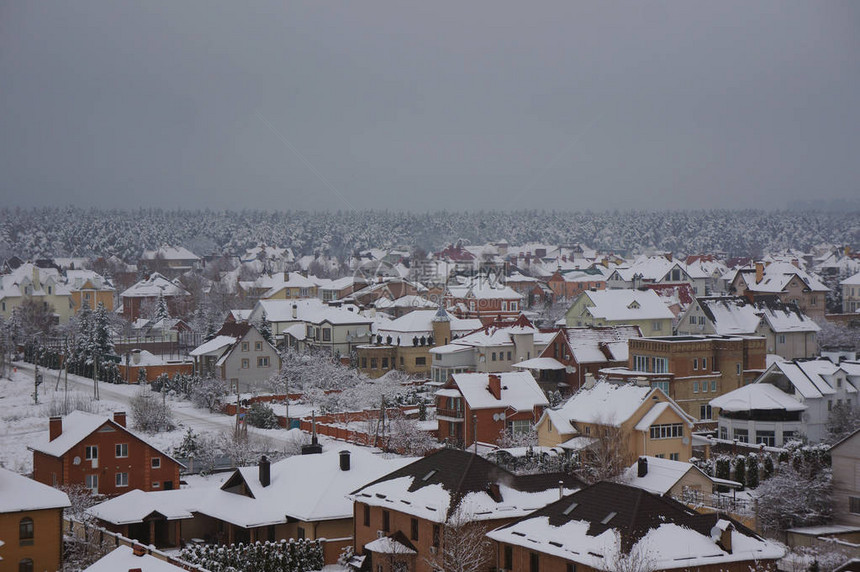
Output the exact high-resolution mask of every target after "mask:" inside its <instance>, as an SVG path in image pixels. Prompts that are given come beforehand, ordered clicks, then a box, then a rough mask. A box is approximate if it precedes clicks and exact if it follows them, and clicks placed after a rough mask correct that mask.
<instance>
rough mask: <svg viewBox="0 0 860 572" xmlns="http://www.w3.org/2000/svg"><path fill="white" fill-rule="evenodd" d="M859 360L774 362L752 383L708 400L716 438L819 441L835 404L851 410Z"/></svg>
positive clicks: (776, 444) (763, 441)
mask: <svg viewBox="0 0 860 572" xmlns="http://www.w3.org/2000/svg"><path fill="white" fill-rule="evenodd" d="M858 390H860V363H856V362H842V363H840V364H839V365H837V364H834V363H833V362H831V361H830V360H828V359H817V360H810V361H792V362H775V363H773V364H772V365H771V366H770V367H769V368H768V369H767V371H765V372H764V373H763V374H762V375H761V376H759V377H758V378H757V379H756V380H755V383H753V384H751V385H747V386H744V387H741V388H739V389H736V390H735V391H732V392H729V393H727V394H725V395H722V396H720V397H718V398H716V399H713V400H712V401H711V406H712V407H713V408H714V409H715V410H716V409H719V418H718V431H719V432H718V437H719V438H720V439H723V440H738V441H740V442H744V443H761V444H764V445H768V446H773V447H781V446H783V445H784V444H785V443H787V442H788V441H791V440H794V439H800V438H806V439H808V440H809V441H810V442H813V443H820V442H822V441H824V440H825V439H826V438H827V436H828V432H827V422H828V419H829V418H830V414H831V412H832V411H833V409H834V407H835V406H837V405H842V406H846V407H848V408H854V407H856V405H857V400H858Z"/></svg>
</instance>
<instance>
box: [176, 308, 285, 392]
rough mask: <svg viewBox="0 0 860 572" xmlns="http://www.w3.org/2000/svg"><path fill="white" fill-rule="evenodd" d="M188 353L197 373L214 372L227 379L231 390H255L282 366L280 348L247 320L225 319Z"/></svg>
mask: <svg viewBox="0 0 860 572" xmlns="http://www.w3.org/2000/svg"><path fill="white" fill-rule="evenodd" d="M189 355H190V356H191V358H192V359H193V360H194V372H195V373H196V374H197V375H200V376H207V375H214V376H215V377H217V378H218V379H222V380H224V381H226V382H228V383H229V384H230V389H231V392H236V391H239V392H248V391H253V390H254V389H255V388H259V387H261V386H262V385H263V384H264V383H265V382H266V380H268V379H269V378H270V377H271V376H272V375H273V374H276V373H278V372H279V371H280V370H281V356H280V354H279V353H278V350H277V349H276V348H275V346H273V345H272V344H271V343H269V342H268V341H267V340H266V339H265V338H264V337H263V335H262V334H261V333H260V331H259V330H258V329H257V328H256V326H253V325H251V324H250V323H248V322H227V323H225V324H224V325H223V326H221V329H220V330H218V332H216V334H215V337H213V338H212V339H211V340H209V341H208V342H204V343H203V344H202V345H200V346H198V347H196V348H195V349H193V350H191V352H189Z"/></svg>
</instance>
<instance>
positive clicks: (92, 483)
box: [84, 475, 99, 493]
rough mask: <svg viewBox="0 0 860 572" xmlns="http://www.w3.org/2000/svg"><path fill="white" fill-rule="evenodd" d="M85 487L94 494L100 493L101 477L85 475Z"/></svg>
mask: <svg viewBox="0 0 860 572" xmlns="http://www.w3.org/2000/svg"><path fill="white" fill-rule="evenodd" d="M84 486H85V487H86V488H88V489H90V490H91V491H93V493H98V491H99V476H98V475H84Z"/></svg>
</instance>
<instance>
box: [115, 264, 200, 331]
mask: <svg viewBox="0 0 860 572" xmlns="http://www.w3.org/2000/svg"><path fill="white" fill-rule="evenodd" d="M189 296H190V294H189V293H188V291H187V290H185V289H184V288H182V287H181V286H179V285H177V284H176V283H175V282H172V281H170V280H168V279H167V278H166V277H165V276H164V275H162V274H159V273H158V272H153V273H152V274H150V275H149V277H148V278H145V279H144V280H140V281H138V282H137V283H136V284H135V285H134V286H132V287H131V288H129V289H127V290H125V291H124V292H123V293H122V294H121V295H120V299H121V300H122V316H123V318H125V319H126V320H127V321H129V322H134V321H135V320H137V319H138V318H141V317H144V318H148V317H149V316H145V315H144V313H145V311H146V309H147V308H148V307H150V308H151V307H152V306H153V305H154V304H156V303H157V302H158V300H159V298H162V297H163V298H164V301H165V302H166V303H167V309H168V312H170V315H171V316H181V315H183V314H184V312H185V310H186V303H187V301H188V299H189Z"/></svg>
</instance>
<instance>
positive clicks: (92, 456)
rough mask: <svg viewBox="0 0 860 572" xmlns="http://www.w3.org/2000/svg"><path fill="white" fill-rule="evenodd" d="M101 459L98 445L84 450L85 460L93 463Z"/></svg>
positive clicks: (88, 446)
mask: <svg viewBox="0 0 860 572" xmlns="http://www.w3.org/2000/svg"><path fill="white" fill-rule="evenodd" d="M98 458H99V446H98V445H87V446H86V447H85V448H84V459H86V460H88V461H91V460H96V459H98Z"/></svg>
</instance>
